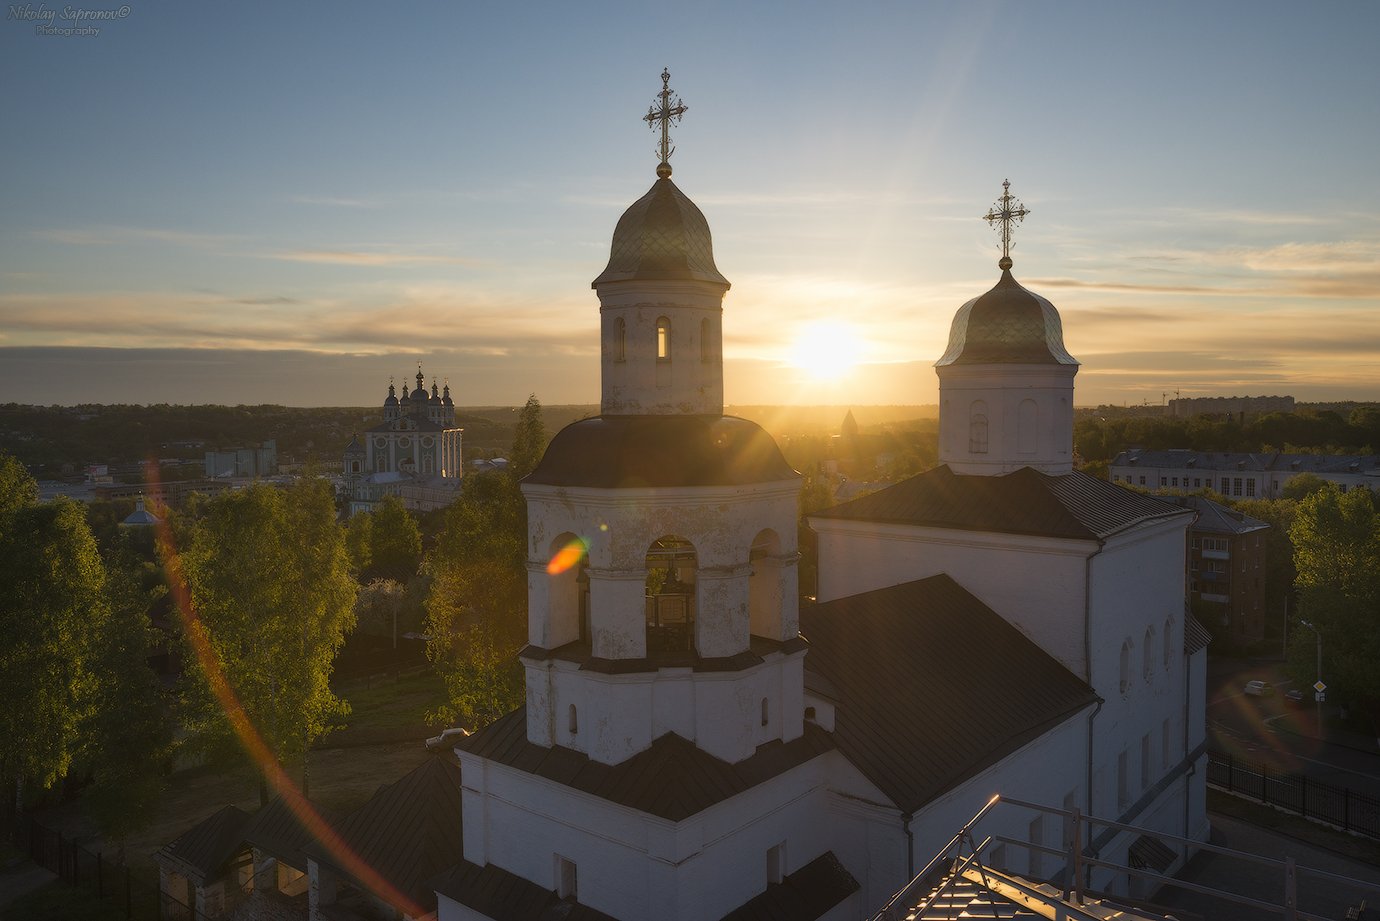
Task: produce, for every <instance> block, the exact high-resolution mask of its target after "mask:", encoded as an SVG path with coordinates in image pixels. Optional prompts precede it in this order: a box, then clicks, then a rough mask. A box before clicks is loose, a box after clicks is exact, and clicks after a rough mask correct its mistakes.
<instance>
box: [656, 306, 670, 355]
mask: <svg viewBox="0 0 1380 921" xmlns="http://www.w3.org/2000/svg"><path fill="white" fill-rule="evenodd" d="M656 360H657V361H670V360H671V321H670V320H668V319H666V318H665V317H661V318H659V319H658V320H657V321H656Z"/></svg>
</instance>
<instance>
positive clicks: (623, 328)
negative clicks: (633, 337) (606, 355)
mask: <svg viewBox="0 0 1380 921" xmlns="http://www.w3.org/2000/svg"><path fill="white" fill-rule="evenodd" d="M627 358H628V324H627V323H626V322H624V320H623V318H622V317H619V318H618V319H616V320H614V321H613V360H614V361H626V360H627Z"/></svg>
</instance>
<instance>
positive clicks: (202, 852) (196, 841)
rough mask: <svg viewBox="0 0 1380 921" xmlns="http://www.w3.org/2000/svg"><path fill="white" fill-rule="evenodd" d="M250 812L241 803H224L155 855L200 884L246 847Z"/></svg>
mask: <svg viewBox="0 0 1380 921" xmlns="http://www.w3.org/2000/svg"><path fill="white" fill-rule="evenodd" d="M248 822H249V813H247V812H245V811H244V810H243V809H241V808H239V807H238V806H222V807H221V808H220V809H217V810H216V811H215V812H213V813H211V814H210V815H209V816H207V817H206V818H204V819H202V820H201V821H200V822H198V823H197V824H195V825H193V826H192V827H191V828H189V829H187V830H186V831H184V832H183V833H182V834H181V835H179V836H178V837H177V838H175V839H174V840H173V841H172V842H171V843H170V844H165V845H164V846H163V847H162V848H160V849H159V851H158V852H157V853H156V854H154V855H153V858H154V860H155V861H157V862H158V863H160V864H163V865H164V866H167V867H169V868H171V869H173V870H175V871H176V872H178V873H181V874H182V875H183V876H186V877H187V878H189V879H191V880H192V881H193V882H195V883H196V884H197V885H204V884H205V883H206V882H207V881H208V880H210V879H212V878H214V877H215V876H217V875H219V873H220V871H221V870H222V869H224V868H225V865H226V864H227V863H229V862H230V858H232V857H234V856H235V855H236V854H238V853H239V852H240V851H242V850H244V834H243V832H244V828H245V825H247V824H248Z"/></svg>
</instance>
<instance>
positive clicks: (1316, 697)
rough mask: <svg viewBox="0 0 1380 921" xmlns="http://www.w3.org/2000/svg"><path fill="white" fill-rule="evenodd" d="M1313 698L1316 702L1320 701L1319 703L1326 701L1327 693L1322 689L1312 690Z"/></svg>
mask: <svg viewBox="0 0 1380 921" xmlns="http://www.w3.org/2000/svg"><path fill="white" fill-rule="evenodd" d="M1313 699H1314V700H1316V701H1317V702H1318V703H1320V704H1321V703H1326V702H1327V695H1326V694H1324V693H1323V692H1322V691H1314V692H1313Z"/></svg>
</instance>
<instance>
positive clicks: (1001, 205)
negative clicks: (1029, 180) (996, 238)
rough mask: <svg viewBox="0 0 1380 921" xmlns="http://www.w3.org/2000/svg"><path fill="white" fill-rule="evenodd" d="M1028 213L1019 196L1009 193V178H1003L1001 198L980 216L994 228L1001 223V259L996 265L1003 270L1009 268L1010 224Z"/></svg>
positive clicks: (1020, 219) (1017, 221) (1019, 221)
mask: <svg viewBox="0 0 1380 921" xmlns="http://www.w3.org/2000/svg"><path fill="white" fill-rule="evenodd" d="M1029 213H1030V209H1029V208H1027V207H1026V206H1025V205H1023V204H1021V200H1020V199H1019V198H1016V197H1015V196H1014V195H1012V194H1011V180H1010V179H1005V180H1003V181H1002V184H1001V198H999V199H997V202H996V204H994V205H993V206H992V207H991V208H989V209H988V210H987V213H986V214H984V215H983V216H982V219H983V220H984V221H986V222H987V223H989V224H991V225H992V226H993V228H994V229H995V228H996V226H997V224H998V223H1000V224H1001V229H1000V233H1001V261H1000V262H998V263H997V267H998V268H1000V269H1001V270H1002V271H1003V272H1004V271H1006V270H1007V269H1009V268H1011V225H1012V223H1016V224H1019V223H1021V222H1022V221H1024V220H1025V216H1026V215H1027V214H1029Z"/></svg>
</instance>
